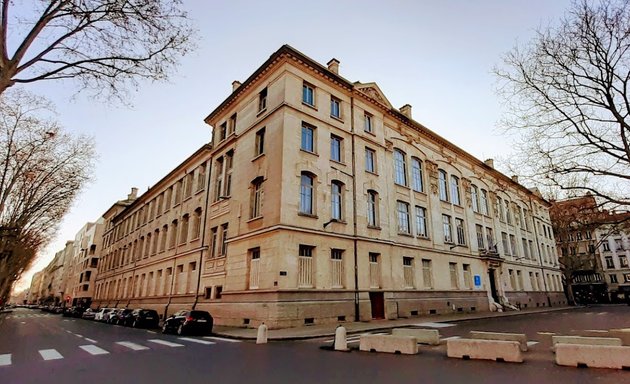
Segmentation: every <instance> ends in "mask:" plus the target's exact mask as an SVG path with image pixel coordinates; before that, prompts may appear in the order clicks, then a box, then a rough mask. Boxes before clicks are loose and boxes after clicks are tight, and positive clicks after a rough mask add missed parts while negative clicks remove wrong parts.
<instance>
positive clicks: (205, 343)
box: [178, 337, 216, 345]
mask: <svg viewBox="0 0 630 384" xmlns="http://www.w3.org/2000/svg"><path fill="white" fill-rule="evenodd" d="M178 339H180V340H184V341H190V342H193V343H199V344H204V345H210V344H216V343H215V342H214V341H207V340H201V339H193V338H191V337H178Z"/></svg>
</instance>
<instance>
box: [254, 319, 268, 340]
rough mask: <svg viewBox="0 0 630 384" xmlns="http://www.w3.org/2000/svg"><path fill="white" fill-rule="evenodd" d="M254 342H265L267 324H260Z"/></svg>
mask: <svg viewBox="0 0 630 384" xmlns="http://www.w3.org/2000/svg"><path fill="white" fill-rule="evenodd" d="M256 344H267V326H266V325H265V323H262V324H260V326H259V327H258V333H257V334H256Z"/></svg>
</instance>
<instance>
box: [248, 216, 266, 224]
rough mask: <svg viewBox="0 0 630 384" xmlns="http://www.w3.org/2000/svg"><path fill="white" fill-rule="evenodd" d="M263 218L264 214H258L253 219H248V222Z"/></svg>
mask: <svg viewBox="0 0 630 384" xmlns="http://www.w3.org/2000/svg"><path fill="white" fill-rule="evenodd" d="M262 218H263V216H262V215H260V216H256V217H252V218H251V219H249V220H247V221H246V223H251V222H254V221H257V220H260V219H262Z"/></svg>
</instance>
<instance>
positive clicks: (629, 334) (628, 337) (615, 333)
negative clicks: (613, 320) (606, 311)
mask: <svg viewBox="0 0 630 384" xmlns="http://www.w3.org/2000/svg"><path fill="white" fill-rule="evenodd" d="M608 334H609V335H610V337H616V338H618V339H621V345H630V329H629V328H623V329H611V330H610V331H609V332H608Z"/></svg>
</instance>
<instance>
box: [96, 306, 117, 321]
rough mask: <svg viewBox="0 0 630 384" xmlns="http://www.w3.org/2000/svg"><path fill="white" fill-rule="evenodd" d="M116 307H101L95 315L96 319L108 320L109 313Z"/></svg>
mask: <svg viewBox="0 0 630 384" xmlns="http://www.w3.org/2000/svg"><path fill="white" fill-rule="evenodd" d="M114 309H115V308H101V309H99V310H98V311H96V315H94V320H96V321H107V319H108V318H109V314H110V313H112V311H114Z"/></svg>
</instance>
